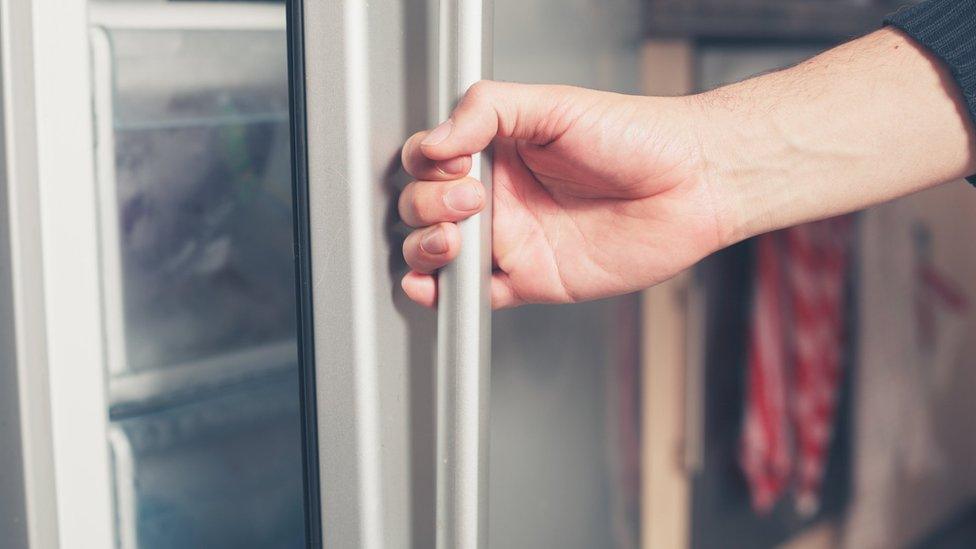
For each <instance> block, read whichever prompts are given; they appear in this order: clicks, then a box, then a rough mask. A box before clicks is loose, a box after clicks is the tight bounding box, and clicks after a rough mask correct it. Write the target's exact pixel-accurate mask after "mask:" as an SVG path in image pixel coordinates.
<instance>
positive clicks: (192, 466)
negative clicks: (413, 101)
mask: <svg viewBox="0 0 976 549" xmlns="http://www.w3.org/2000/svg"><path fill="white" fill-rule="evenodd" d="M91 36H92V42H91V43H92V67H93V78H92V81H93V90H94V100H95V107H96V108H95V110H96V123H95V126H96V141H97V150H96V157H97V163H96V164H97V170H98V181H99V192H100V202H99V205H100V213H101V224H102V229H101V232H102V237H103V238H102V240H103V242H102V255H103V258H102V263H103V278H104V281H103V294H104V296H105V298H104V299H105V309H106V318H107V321H106V324H107V325H106V333H107V342H106V343H107V346H108V348H109V357H110V359H109V362H110V363H109V365H108V368H109V371H110V374H111V375H110V387H109V392H110V398H111V406H110V410H109V413H110V418H111V420H112V423H111V427H110V431H111V436H110V441H109V442H110V445H111V448H112V451H113V461H114V468H115V471H114V473H115V481H116V507H117V513H116V514H117V531H118V538H119V545H120V546H121V547H143V548H161V547H235V548H237V547H301V546H303V545H304V539H303V537H302V536H303V534H302V532H303V522H302V521H303V515H302V460H301V428H300V406H299V397H298V395H299V391H298V385H297V384H298V381H297V380H298V372H297V358H296V357H297V349H296V343H295V338H296V313H295V287H294V284H295V277H294V269H293V262H294V256H293V246H292V202H291V200H292V198H291V172H290V161H289V155H290V151H289V125H288V81H287V68H286V67H287V65H286V63H287V59H286V37H285V30H284V11H283V10H282V9H280V6H268V5H242V4H230V5H220V4H212V5H209V6H207V7H206V8H205V9H203V10H201V9H200V5H199V4H198V5H196V6H194V5H189V6H188V5H181V4H179V3H173V4H169V3H167V4H162V3H160V4H155V3H147V4H142V5H133V4H128V5H122V7H115V6H114V5H113V4H105V5H96V6H94V7H93V10H92V34H91Z"/></svg>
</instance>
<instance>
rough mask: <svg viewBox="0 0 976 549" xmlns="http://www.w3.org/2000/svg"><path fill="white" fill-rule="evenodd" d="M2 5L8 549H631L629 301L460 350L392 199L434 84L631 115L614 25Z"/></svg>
mask: <svg viewBox="0 0 976 549" xmlns="http://www.w3.org/2000/svg"><path fill="white" fill-rule="evenodd" d="M0 4H2V7H3V10H0V40H2V44H0V49H2V51H3V57H2V65H3V66H2V71H3V72H2V78H3V125H4V138H3V170H4V187H3V190H4V193H2V194H3V202H2V203H0V206H2V208H0V212H2V214H0V215H2V218H0V219H2V221H3V223H2V231H3V233H2V236H3V239H2V241H3V247H2V250H0V259H3V261H0V264H2V265H3V269H2V272H0V283H2V292H3V294H2V297H3V299H0V304H2V307H3V308H2V309H0V344H2V345H3V349H5V351H4V352H3V353H2V355H3V360H4V368H3V370H2V373H0V376H2V377H0V406H2V409H0V412H3V419H2V422H0V467H2V468H3V479H5V480H3V481H2V482H0V515H3V516H2V518H0V533H2V534H3V536H4V539H7V540H9V543H10V545H9V546H10V547H31V548H34V547H94V548H98V547H120V548H137V547H138V548H147V549H148V548H169V547H180V548H184V547H235V548H245V547H262V548H263V547H329V548H331V547H368V548H381V547H383V548H385V547H415V548H427V547H434V546H440V547H447V546H450V547H455V546H456V547H479V548H484V547H489V546H490V547H560V548H563V547H566V548H573V547H580V548H584V547H594V546H600V547H633V546H635V544H636V534H635V532H636V525H635V524H633V523H632V522H630V518H628V517H633V516H636V512H635V510H634V506H635V505H636V503H635V502H634V501H633V497H628V496H627V495H626V494H628V493H630V492H632V491H633V492H635V491H636V485H628V484H627V482H626V481H625V480H624V479H625V478H629V477H627V475H624V474H622V473H621V470H620V467H621V465H620V464H621V463H625V462H636V459H635V458H634V456H632V455H622V454H625V453H626V452H627V451H628V450H626V449H627V448H632V447H634V448H635V447H636V445H627V444H621V442H620V441H621V440H622V439H628V437H632V436H633V433H632V432H628V431H626V429H627V427H626V426H634V425H636V419H635V418H624V419H622V418H621V417H620V415H621V414H624V415H626V414H627V413H628V410H629V411H632V412H634V413H636V409H630V408H621V407H620V406H619V405H618V404H619V403H620V402H621V400H625V401H628V402H629V400H628V399H632V398H633V397H634V395H631V394H627V392H628V391H629V390H633V391H636V387H630V386H626V385H622V384H621V383H620V380H621V379H628V377H627V376H635V375H636V374H635V372H636V368H637V356H636V351H635V349H636V346H637V344H638V342H637V341H636V323H637V313H636V310H637V307H636V297H634V296H626V297H622V298H617V299H613V300H606V301H601V302H597V303H591V304H585V305H578V306H561V307H525V308H522V309H518V310H515V311H506V312H502V313H498V314H495V315H492V314H490V311H488V310H487V307H486V304H485V303H484V302H477V301H475V302H468V303H467V304H466V305H465V304H463V303H456V305H457V306H458V307H461V308H463V307H473V308H474V309H473V310H475V311H477V312H478V314H479V315H480V318H481V319H482V320H481V322H482V324H483V325H482V326H480V328H479V329H478V331H476V332H474V333H468V334H467V335H465V327H464V326H459V325H455V326H445V325H444V322H443V318H444V316H445V312H444V311H443V310H442V311H440V312H436V311H430V310H426V309H423V308H421V307H419V306H417V305H415V304H412V303H410V302H409V301H408V300H407V299H406V298H405V296H404V295H403V294H402V292H401V291H400V290H399V279H400V277H401V276H402V274H403V273H404V272H405V269H406V266H405V265H404V263H403V261H402V258H401V257H400V255H399V249H400V247H399V244H400V242H401V241H402V239H403V237H404V236H405V235H406V234H407V229H406V227H404V226H403V225H402V223H400V222H399V220H398V218H397V216H396V211H395V204H396V201H395V198H396V196H397V193H398V192H399V190H400V189H402V187H403V186H404V185H405V184H406V183H408V182H409V178H408V176H407V175H406V174H405V173H404V172H403V170H402V169H401V168H400V165H399V154H398V153H399V148H400V146H401V145H402V143H403V141H404V140H405V139H406V138H407V137H408V136H409V135H411V134H412V133H413V132H415V131H418V130H421V129H424V128H427V127H431V126H432V125H433V124H435V123H436V122H437V121H438V118H439V117H440V116H442V113H443V111H444V108H445V106H449V105H450V103H451V102H452V101H453V100H455V99H456V96H457V93H456V90H455V91H451V90H447V91H445V88H444V84H443V83H444V82H445V79H446V78H447V79H448V80H449V79H450V78H455V79H456V80H458V82H456V86H455V87H458V86H462V85H463V84H464V83H463V82H460V80H463V78H460V77H459V75H458V74H453V76H452V75H451V74H448V73H451V71H452V70H454V71H457V70H459V69H457V67H454V68H449V67H448V66H447V61H446V60H445V59H447V58H450V57H451V55H452V54H454V53H458V54H459V55H463V51H464V49H463V48H469V49H470V50H471V51H474V52H476V53H477V54H478V55H479V56H480V57H478V59H477V62H476V64H477V65H478V66H477V67H476V68H475V72H477V71H478V70H480V71H482V72H483V74H484V75H485V76H490V75H492V74H493V75H494V77H495V78H498V79H506V80H517V81H526V82H554V83H555V82H558V83H569V84H578V85H585V86H589V87H600V88H604V89H612V90H615V91H622V92H628V91H636V89H637V86H638V84H637V59H636V56H637V43H638V36H639V24H638V23H637V18H636V13H637V11H638V2H636V0H633V1H631V0H613V1H609V2H607V1H604V2H594V1H592V0H572V1H555V0H535V1H533V2H515V1H512V0H496V1H495V2H494V3H493V5H492V4H491V3H482V2H467V0H465V1H462V2H457V1H450V2H449V1H436V0H374V1H372V2H368V3H366V2H357V1H346V0H336V1H330V2H320V1H313V0H296V1H293V2H283V3H267V2H181V1H162V0H142V1H138V0H131V1H113V0H100V1H96V0H90V1H87V2H86V1H82V0H74V1H71V2H63V3H58V4H55V3H50V2H46V1H41V0H35V1H30V0H3V1H2V2H0ZM472 6H474V7H472ZM451 10H459V11H457V12H455V11H451ZM464 10H469V11H467V12H466V11H464ZM457 13H461V14H464V13H467V14H469V17H467V18H464V17H460V18H458V19H456V20H452V19H451V17H447V16H445V14H457ZM492 22H493V25H492ZM451 25H454V26H451ZM448 27H450V28H451V29H453V30H451V31H450V32H449V31H448V30H446V29H447V28H448ZM581 28H586V29H588V32H587V33H581V32H580V29H581ZM452 32H453V34H452ZM472 36H474V37H475V38H471V37H472ZM465 41H467V42H465ZM465 44H467V45H465ZM459 52H460V53H459ZM449 77H450V78H449ZM438 111H441V112H438ZM486 162H487V160H486ZM466 242H470V240H469V241H466ZM475 244H477V243H475ZM480 245H481V247H482V249H483V250H486V249H487V248H486V246H487V245H488V244H487V242H486V241H482V242H480ZM438 315H441V318H442V323H441V325H440V326H438ZM464 337H471V338H474V340H475V344H476V345H480V346H481V347H483V348H485V349H486V350H490V356H491V358H490V359H489V358H488V356H487V353H486V354H485V355H484V356H467V355H464V356H462V357H460V358H457V359H456V360H455V361H448V363H447V364H445V363H444V362H443V361H444V359H443V357H441V358H439V357H438V342H440V344H441V345H443V344H444V342H445V340H448V339H449V338H464ZM462 347H463V345H462ZM463 352H466V351H462V354H463ZM439 361H440V363H439ZM489 364H490V368H489ZM465 365H468V366H465ZM469 366H470V367H472V368H477V369H480V370H478V372H477V375H473V377H469V378H467V379H468V380H469V381H468V385H467V386H466V388H461V389H457V388H456V387H455V386H451V387H446V388H445V387H444V382H443V378H442V377H440V376H443V374H444V372H454V371H455V370H450V369H446V368H449V367H457V368H458V369H457V372H461V371H463V368H465V367H469ZM489 372H490V373H489ZM469 373H470V372H469ZM439 380H440V381H439ZM439 383H440V384H441V385H440V386H439V385H438V384H439ZM462 390H466V391H469V392H468V393H467V395H468V397H471V396H472V395H474V396H475V397H477V398H478V399H479V400H478V402H477V403H476V404H477V405H476V406H474V407H472V408H468V409H466V411H465V409H462V408H464V406H460V407H459V408H458V409H455V410H454V413H456V415H454V416H448V417H446V416H445V411H444V410H443V408H442V409H440V410H439V409H438V402H440V403H443V402H445V401H448V400H450V399H451V398H455V397H462V398H459V399H458V400H459V401H462V400H463V398H467V397H464V395H461V394H455V393H452V392H451V391H462ZM445 391H446V392H445ZM621 410H623V411H621ZM452 419H453V421H454V423H453V424H452V423H450V421H448V420H452ZM472 422H475V423H472ZM477 422H480V423H477ZM451 425H453V427H451ZM439 426H440V427H439ZM621 426H624V427H621ZM439 428H440V431H439V430H438V429H439ZM451 429H454V431H451ZM472 429H473V430H474V432H475V433H476V436H474V437H470V436H467V435H463V433H462V432H471V430H472ZM450 436H455V439H452V440H457V441H459V442H458V443H457V447H456V448H454V449H453V450H451V449H450V448H445V447H443V446H441V447H439V446H438V441H439V440H440V441H442V442H443V441H444V440H445V439H446V438H448V437H450ZM465 436H467V438H465ZM628 440H629V439H628ZM452 451H453V453H452ZM470 452H474V453H476V454H477V456H478V457H477V458H473V460H472V461H465V459H466V458H464V456H470V455H474V454H470ZM441 458H447V461H448V464H447V465H446V466H442V465H439V464H442V462H443V460H442V459H441ZM439 467H440V469H439ZM469 473H470V474H469ZM447 480H453V482H454V483H453V484H452V486H453V488H451V490H452V491H450V492H445V488H444V486H445V485H446V484H447V483H446V481H447ZM445 501H451V502H454V508H453V511H452V510H451V509H449V508H448V507H450V506H449V505H447V504H446V503H445ZM448 540H450V541H448ZM5 546H6V545H5Z"/></svg>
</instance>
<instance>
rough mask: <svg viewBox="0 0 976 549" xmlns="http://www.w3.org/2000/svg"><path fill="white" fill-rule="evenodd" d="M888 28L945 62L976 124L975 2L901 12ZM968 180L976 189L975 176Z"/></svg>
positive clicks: (945, 2) (954, 0)
mask: <svg viewBox="0 0 976 549" xmlns="http://www.w3.org/2000/svg"><path fill="white" fill-rule="evenodd" d="M885 25H891V26H893V27H895V28H898V29H901V30H902V31H904V32H905V34H907V35H909V36H911V37H912V38H913V39H915V41H917V42H918V43H920V44H922V45H923V46H925V47H926V48H928V49H929V50H930V51H931V52H932V53H934V54H935V55H936V57H938V58H940V59H942V60H943V61H944V62H945V64H946V65H947V66H948V67H949V70H950V72H951V73H952V77H953V78H954V79H955V80H956V83H958V84H959V89H960V90H962V95H963V98H964V99H965V101H966V107H967V108H968V109H969V118H970V119H971V120H973V123H974V124H976V0H928V1H926V2H922V3H920V4H915V5H913V6H909V7H906V8H902V9H900V10H898V11H897V12H895V13H894V14H892V15H890V16H888V17H887V18H886V19H885ZM967 179H968V180H969V182H970V183H972V184H974V185H976V175H974V176H970V177H968V178H967Z"/></svg>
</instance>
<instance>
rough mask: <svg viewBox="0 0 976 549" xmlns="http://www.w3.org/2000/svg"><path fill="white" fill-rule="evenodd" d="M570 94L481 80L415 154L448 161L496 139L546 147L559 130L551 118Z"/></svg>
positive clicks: (564, 89)
mask: <svg viewBox="0 0 976 549" xmlns="http://www.w3.org/2000/svg"><path fill="white" fill-rule="evenodd" d="M574 91H575V89H574V88H571V87H569V86H538V85H528V84H511V83H503V82H493V81H490V80H482V81H480V82H478V83H476V84H474V85H473V86H471V87H470V88H469V89H468V91H467V93H465V94H464V97H462V98H461V101H460V102H459V103H458V106H457V107H456V108H455V109H454V112H453V113H452V114H451V117H450V118H449V119H447V120H446V121H445V122H443V123H441V125H439V126H437V127H436V128H434V129H433V130H431V131H430V133H428V134H427V136H426V137H425V138H424V140H423V141H421V142H420V149H421V151H422V152H423V153H424V156H426V157H427V158H429V159H431V160H448V159H451V158H456V157H458V156H466V155H470V154H475V153H478V152H481V151H482V150H484V149H485V148H486V147H487V146H488V145H489V144H490V143H491V141H492V140H493V139H494V138H495V137H496V136H499V137H510V138H514V139H519V140H524V141H529V142H531V143H535V144H537V145H545V144H546V143H549V142H551V141H552V140H553V139H555V138H556V137H558V136H559V134H560V133H562V131H563V130H564V128H562V127H561V126H563V124H560V123H559V121H558V120H554V118H557V117H556V116H554V114H553V113H554V112H557V111H560V110H562V109H557V108H556V107H557V106H559V105H562V104H565V103H566V102H567V101H569V99H570V97H568V96H570V95H572V94H573V93H574Z"/></svg>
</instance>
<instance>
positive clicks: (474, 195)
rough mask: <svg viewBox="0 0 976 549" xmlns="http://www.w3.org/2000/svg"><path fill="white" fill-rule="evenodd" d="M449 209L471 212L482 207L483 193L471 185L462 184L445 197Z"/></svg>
mask: <svg viewBox="0 0 976 549" xmlns="http://www.w3.org/2000/svg"><path fill="white" fill-rule="evenodd" d="M444 203H445V204H447V207H448V208H451V209H452V210H457V211H459V212H470V211H472V210H477V209H478V207H479V206H481V193H480V192H478V189H476V188H474V185H471V184H470V183H461V184H460V185H457V186H455V187H454V188H453V189H451V190H449V191H447V194H445V195H444Z"/></svg>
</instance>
